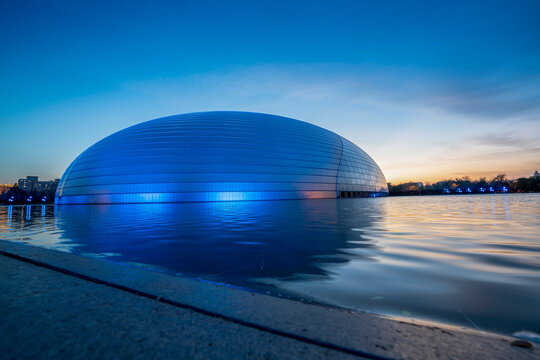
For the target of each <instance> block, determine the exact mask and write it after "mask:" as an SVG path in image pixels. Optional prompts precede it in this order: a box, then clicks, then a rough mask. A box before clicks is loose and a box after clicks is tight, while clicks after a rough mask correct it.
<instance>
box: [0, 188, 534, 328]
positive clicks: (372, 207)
mask: <svg viewBox="0 0 540 360" xmlns="http://www.w3.org/2000/svg"><path fill="white" fill-rule="evenodd" d="M539 234H540V194H497V195H463V196H424V197H400V198H375V199H370V198H364V199H335V200H334V199H329V200H291V201H253V202H217V203H184V204H130V205H63V206H56V207H54V206H32V207H29V206H6V207H0V238H2V239H5V240H10V241H18V242H24V243H28V244H32V245H36V246H41V247H46V248H50V249H56V250H60V251H66V252H72V253H76V254H80V255H84V256H90V257H96V258H102V259H106V260H112V261H115V262H121V263H126V264H130V265H134V266H142V267H146V268H148V269H151V270H157V271H165V272H169V273H173V274H177V275H181V276H187V277H192V278H198V279H202V280H205V281H214V282H221V283H225V284H229V285H234V286H240V287H244V288H249V289H253V290H256V291H260V292H269V293H271V294H274V295H278V296H289V297H293V298H301V299H305V300H311V301H317V302H321V303H326V304H331V305H336V306H341V307H346V308H351V309H358V310H363V311H370V312H375V313H380V314H385V315H394V316H400V317H410V318H419V319H425V320H431V321H439V322H444V323H450V324H455V325H460V326H466V327H470V328H478V329H481V330H488V331H495V332H500V333H506V334H510V333H512V332H514V331H519V330H522V329H525V330H529V331H534V332H540V311H539V306H538V304H539V299H540V240H539V237H540V235H539Z"/></svg>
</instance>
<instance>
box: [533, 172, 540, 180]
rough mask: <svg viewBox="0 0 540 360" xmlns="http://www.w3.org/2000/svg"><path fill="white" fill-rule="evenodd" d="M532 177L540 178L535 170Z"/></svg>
mask: <svg viewBox="0 0 540 360" xmlns="http://www.w3.org/2000/svg"><path fill="white" fill-rule="evenodd" d="M533 176H534V177H535V178H536V179H538V178H540V173H539V172H538V170H536V171H535V172H534V174H533Z"/></svg>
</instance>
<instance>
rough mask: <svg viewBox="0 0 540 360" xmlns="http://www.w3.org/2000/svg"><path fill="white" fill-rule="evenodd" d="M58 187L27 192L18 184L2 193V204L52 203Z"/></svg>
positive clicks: (0, 203) (0, 196)
mask: <svg viewBox="0 0 540 360" xmlns="http://www.w3.org/2000/svg"><path fill="white" fill-rule="evenodd" d="M55 193H56V189H51V190H49V191H35V190H33V191H30V192H26V191H24V190H23V189H21V188H20V187H18V186H17V185H13V187H12V188H11V189H9V190H7V191H4V192H2V194H0V205H21V204H52V203H54V194H55Z"/></svg>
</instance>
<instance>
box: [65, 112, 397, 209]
mask: <svg viewBox="0 0 540 360" xmlns="http://www.w3.org/2000/svg"><path fill="white" fill-rule="evenodd" d="M341 194H348V195H350V194H354V197H357V196H360V195H362V196H372V194H375V196H379V195H387V194H388V187H387V185H386V179H385V178H384V175H383V173H382V171H381V170H380V168H379V167H378V166H377V164H376V163H375V162H374V161H373V159H371V157H369V155H367V154H366V153H365V152H364V151H363V150H362V149H360V148H359V147H358V146H356V145H355V144H353V143H352V142H350V141H348V140H347V139H345V138H343V137H341V136H339V135H337V134H335V133H333V132H331V131H328V130H325V129H323V128H320V127H318V126H315V125H312V124H309V123H306V122H302V121H298V120H294V119H290V118H285V117H281V116H275V115H268V114H259V113H247V112H206V113H193V114H184V115H176V116H170V117H166V118H161V119H156V120H151V121H147V122H144V123H141V124H138V125H135V126H132V127H129V128H127V129H124V130H121V131H119V132H117V133H115V134H113V135H111V136H109V137H107V138H105V139H103V140H101V141H99V142H98V143H96V144H94V145H93V146H91V147H90V148H88V149H87V150H86V151H85V152H83V153H82V154H81V155H80V156H79V157H78V158H77V159H75V160H74V161H73V163H72V164H71V165H70V166H69V167H68V169H67V170H66V171H65V173H64V175H63V176H62V179H61V180H60V183H59V185H58V189H57V193H56V198H55V203H56V204H106V203H164V202H197V201H245V200H278V199H321V198H336V197H341ZM346 197H351V196H346Z"/></svg>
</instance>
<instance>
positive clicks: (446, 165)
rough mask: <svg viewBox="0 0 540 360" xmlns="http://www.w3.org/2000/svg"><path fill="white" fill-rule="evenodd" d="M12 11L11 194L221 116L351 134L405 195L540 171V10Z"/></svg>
mask: <svg viewBox="0 0 540 360" xmlns="http://www.w3.org/2000/svg"><path fill="white" fill-rule="evenodd" d="M0 7H1V10H2V11H0V17H1V20H2V21H0V47H1V49H2V52H3V56H2V58H0V74H1V77H2V79H3V81H2V84H1V85H0V104H1V108H2V112H1V113H0V124H1V126H2V130H3V134H4V137H3V140H2V142H0V144H1V145H0V152H1V153H2V154H3V158H2V171H1V172H0V183H9V182H12V181H16V180H17V179H19V178H21V177H24V176H26V175H28V174H33V175H39V176H40V178H45V179H55V178H59V177H60V176H61V174H62V173H63V172H64V170H65V169H66V168H67V166H68V165H69V164H70V162H71V161H72V160H73V159H74V158H75V157H76V156H78V155H79V154H80V153H82V152H83V151H84V150H86V149H87V148H88V147H90V146H91V145H92V144H94V143H95V142H96V141H98V140H100V139H102V138H103V137H106V136H108V135H111V134H113V133H115V132H116V131H119V130H121V129H123V128H126V127H128V126H131V125H134V124H137V123H140V122H143V121H146V120H151V119H154V118H158V117H163V116H168V115H174V114H182V113H190V112H199V111H212V110H240V111H254V112H263V113H271V114H276V115H281V116H287V117H291V118H295V119H299V120H303V121H306V122H309V123H313V124H315V125H318V126H321V127H323V128H326V129H329V130H331V131H334V132H336V133H338V134H342V135H343V136H345V137H346V138H348V139H349V140H351V141H353V142H354V143H355V144H357V145H358V146H360V147H361V148H362V149H364V150H365V151H366V152H367V153H369V154H370V155H371V156H372V157H373V159H374V160H375V161H376V162H377V163H378V164H379V165H380V167H381V169H382V171H383V173H384V174H385V175H386V180H387V181H388V182H391V183H401V182H407V181H423V182H428V181H430V182H434V181H437V180H443V179H446V178H455V177H462V176H466V175H467V176H471V177H472V178H479V177H487V178H491V177H494V176H495V175H497V174H498V173H501V172H503V173H506V174H507V175H508V177H509V178H517V177H528V176H531V174H532V173H533V172H534V171H535V170H538V169H540V137H539V136H538V134H540V122H539V121H538V120H539V119H540V103H539V102H538V98H540V66H539V65H540V49H539V48H538V46H536V44H538V43H540V26H539V25H538V24H537V21H536V14H537V13H538V12H539V10H540V4H539V3H538V2H534V1H519V2H516V3H512V5H510V4H508V3H505V2H489V3H474V4H470V3H467V2H461V3H460V2H457V3H455V2H454V3H452V4H432V3H428V2H426V3H422V2H416V3H413V4H411V3H408V4H405V3H401V2H390V3H387V4H386V5H375V4H370V3H367V4H361V3H347V2H340V3H333V4H327V3H324V2H309V3H307V2H297V3H294V4H288V3H286V2H259V3H256V4H252V3H249V2H232V3H226V4H225V3H219V2H197V3H181V4H178V3H167V2H161V3H159V4H158V5H149V4H147V3H143V2H133V3H130V5H129V6H127V5H122V4H108V3H105V2H96V3H92V4H85V5H80V4H72V3H68V2H54V1H53V2H48V3H46V4H45V3H40V2H32V1H30V2H25V3H7V2H2V3H1V5H0ZM96 24H99V25H96Z"/></svg>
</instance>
